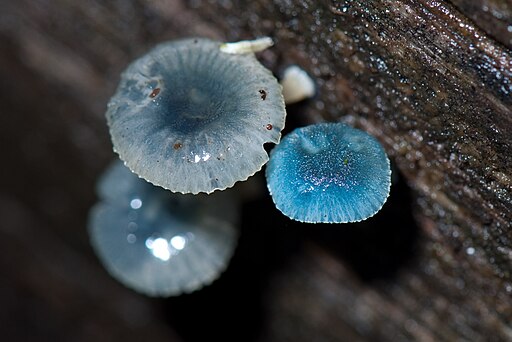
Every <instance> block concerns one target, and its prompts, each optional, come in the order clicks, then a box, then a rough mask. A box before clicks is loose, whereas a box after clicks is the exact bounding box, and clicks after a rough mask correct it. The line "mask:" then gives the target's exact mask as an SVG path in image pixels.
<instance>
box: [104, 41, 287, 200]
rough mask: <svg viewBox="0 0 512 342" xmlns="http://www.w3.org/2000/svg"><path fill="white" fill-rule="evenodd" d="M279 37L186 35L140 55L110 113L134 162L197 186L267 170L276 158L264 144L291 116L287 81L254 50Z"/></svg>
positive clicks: (217, 185) (121, 149)
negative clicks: (270, 160) (243, 38)
mask: <svg viewBox="0 0 512 342" xmlns="http://www.w3.org/2000/svg"><path fill="white" fill-rule="evenodd" d="M271 43H272V40H271V39H270V38H262V39H258V40H256V41H253V42H251V41H246V42H241V43H238V44H239V45H236V44H237V43H229V44H233V45H229V44H227V46H228V47H226V44H222V43H221V42H216V41H212V40H208V39H201V38H196V39H185V40H179V41H173V42H167V43H163V44H160V45H158V46H157V47H155V48H154V49H153V50H151V51H150V52H149V53H148V54H146V55H144V56H142V57H141V58H139V59H137V60H136V61H134V62H133V63H132V64H131V65H130V66H129V67H128V68H127V70H126V71H125V72H124V73H123V74H122V76H121V81H120V84H119V87H118V89H117V91H116V93H115V95H114V96H113V97H112V99H111V100H110V102H109V104H108V110H107V113H106V117H107V123H108V125H109V127H110V134H111V137H112V142H113V145H114V150H115V151H116V152H117V153H118V154H119V156H120V158H121V159H122V160H123V161H124V162H125V164H126V166H128V167H129V168H130V169H131V170H132V171H133V172H135V173H136V174H138V175H139V176H140V177H142V178H144V179H146V180H147V181H149V182H151V183H153V184H155V185H159V186H161V187H163V188H165V189H168V190H171V191H173V192H181V193H193V194H197V193H200V192H204V193H211V192H213V191H215V190H224V189H226V188H229V187H232V186H233V185H234V184H235V182H237V181H243V180H246V179H247V178H248V177H250V176H252V175H253V174H254V173H256V172H257V171H259V170H260V169H261V167H262V166H263V165H264V164H265V163H266V162H267V161H268V155H267V153H266V152H265V149H264V147H263V145H264V144H265V143H268V142H271V143H276V144H277V143H278V142H279V140H280V138H281V130H282V129H283V127H284V123H285V116H286V112H285V108H284V100H283V96H282V93H281V90H282V88H281V86H280V85H279V83H278V82H277V79H276V78H275V77H274V76H273V75H272V73H271V72H270V71H269V70H268V69H266V68H265V67H264V66H263V65H261V64H260V63H259V62H258V60H257V59H256V57H255V55H254V53H253V52H254V51H258V50H260V49H262V48H265V47H268V46H269V45H271ZM223 46H224V48H223V49H222V48H221V47H223ZM226 49H227V50H228V51H229V52H230V53H225V52H223V50H226ZM268 127H272V129H268Z"/></svg>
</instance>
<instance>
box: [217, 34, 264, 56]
mask: <svg viewBox="0 0 512 342" xmlns="http://www.w3.org/2000/svg"><path fill="white" fill-rule="evenodd" d="M272 45H274V42H273V41H272V38H270V37H262V38H257V39H254V40H241V41H239V42H234V43H224V44H222V45H221V46H220V51H222V52H225V53H230V54H245V53H256V52H260V51H263V50H266V49H268V48H269V47H271V46H272Z"/></svg>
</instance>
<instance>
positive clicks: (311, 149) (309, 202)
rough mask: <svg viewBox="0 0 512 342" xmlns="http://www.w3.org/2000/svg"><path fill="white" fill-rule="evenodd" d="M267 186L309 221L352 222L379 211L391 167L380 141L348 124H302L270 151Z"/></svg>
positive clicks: (284, 206)
mask: <svg viewBox="0 0 512 342" xmlns="http://www.w3.org/2000/svg"><path fill="white" fill-rule="evenodd" d="M266 177H267V185H268V189H269V191H270V194H271V195H272V199H273V201H274V203H275V205H276V207H277V208H278V209H279V210H281V211H282V212H283V213H284V214H285V215H286V216H288V217H290V218H291V219H294V220H297V221H301V222H308V223H346V222H357V221H361V220H365V219H367V218H368V217H370V216H373V215H374V214H375V213H377V212H378V211H379V210H380V209H381V208H382V206H383V205H384V203H385V202H386V199H387V197H388V195H389V190H390V185H391V169H390V164H389V159H388V157H387V156H386V153H385V152H384V149H383V148H382V146H381V145H380V144H379V142H378V141H377V140H376V139H375V138H373V137H372V136H371V135H369V134H367V133H366V132H363V131H361V130H358V129H355V128H352V127H350V126H347V125H345V124H342V123H321V124H316V125H311V126H307V127H303V128H299V129H296V130H294V131H293V132H291V133H290V134H288V135H287V136H285V137H284V138H283V140H282V141H281V143H280V144H279V145H277V146H276V147H275V148H274V149H273V150H272V152H271V154H270V161H269V163H268V165H267V170H266Z"/></svg>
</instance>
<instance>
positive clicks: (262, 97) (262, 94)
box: [259, 89, 267, 101]
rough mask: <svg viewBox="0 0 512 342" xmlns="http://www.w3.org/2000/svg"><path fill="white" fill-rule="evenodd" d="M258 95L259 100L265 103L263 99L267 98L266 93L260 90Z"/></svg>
mask: <svg viewBox="0 0 512 342" xmlns="http://www.w3.org/2000/svg"><path fill="white" fill-rule="evenodd" d="M259 93H260V95H261V99H262V100H263V101H265V99H266V98H267V92H266V91H265V90H263V89H260V91H259Z"/></svg>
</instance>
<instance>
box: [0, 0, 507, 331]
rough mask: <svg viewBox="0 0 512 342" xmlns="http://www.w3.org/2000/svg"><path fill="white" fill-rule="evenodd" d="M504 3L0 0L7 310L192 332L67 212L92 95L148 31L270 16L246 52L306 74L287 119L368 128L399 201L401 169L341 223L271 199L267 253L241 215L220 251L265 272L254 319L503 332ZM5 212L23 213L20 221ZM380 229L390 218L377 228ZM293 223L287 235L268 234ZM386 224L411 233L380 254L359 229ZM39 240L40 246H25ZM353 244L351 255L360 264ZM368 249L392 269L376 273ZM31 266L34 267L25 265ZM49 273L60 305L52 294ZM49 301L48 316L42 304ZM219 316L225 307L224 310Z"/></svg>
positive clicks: (98, 98)
mask: <svg viewBox="0 0 512 342" xmlns="http://www.w3.org/2000/svg"><path fill="white" fill-rule="evenodd" d="M485 8H487V10H485ZM510 13H511V5H510V2H508V1H499V0H493V1H491V0H489V1H483V0H482V1H478V2H474V3H472V5H470V4H469V3H466V2H462V1H451V2H446V1H432V0H430V1H427V0H421V1H410V0H402V1H385V0H376V1H371V2H369V1H362V0H350V1H349V0H347V1H319V2H313V1H305V0H296V1H284V0H283V1H281V0H278V1H270V0H259V1H253V2H245V1H218V2H214V1H202V0H194V1H189V2H185V1H179V0H164V1H156V0H154V1H138V0H130V1H123V2H108V3H102V2H95V1H80V2H74V1H70V0H57V1H54V2H52V3H51V4H50V3H49V2H47V1H43V0H39V1H26V0H22V1H17V2H3V3H2V4H0V45H1V46H2V48H1V49H0V77H1V79H2V82H0V99H1V101H0V108H1V112H2V116H1V117H0V127H2V128H3V130H4V132H5V134H3V135H2V136H1V137H0V142H1V143H2V146H4V147H7V149H6V152H5V156H6V157H7V158H6V159H5V160H7V161H8V162H6V163H5V165H3V166H2V174H3V176H4V177H2V179H1V180H0V187H1V188H2V192H3V195H2V202H1V203H2V213H3V218H4V222H7V223H8V224H7V225H3V226H2V229H1V230H0V232H1V234H2V236H3V239H1V241H0V246H2V248H1V249H0V250H1V251H2V252H1V253H2V254H3V259H4V260H12V262H3V263H2V264H1V265H0V270H1V272H2V274H3V275H4V276H5V278H6V279H9V281H8V282H6V285H5V286H4V289H3V290H2V293H3V303H6V304H5V307H8V308H10V309H13V310H14V309H15V308H16V306H15V304H13V303H14V302H9V301H8V298H9V297H10V296H14V297H15V298H28V299H26V301H25V302H24V303H25V304H23V306H22V308H21V309H19V310H20V311H19V313H18V315H15V316H13V317H14V318H12V321H13V324H15V323H16V322H17V321H18V320H21V318H22V317H23V318H24V320H25V321H27V322H30V324H32V325H34V326H36V327H40V325H38V324H42V323H41V322H44V324H45V326H47V327H51V328H48V330H45V329H43V328H36V330H35V331H37V332H40V333H41V334H47V335H48V336H52V337H56V336H58V334H59V331H60V330H59V329H57V328H55V327H62V326H64V325H68V324H71V320H73V321H75V320H78V321H79V322H80V324H82V326H87V324H89V323H87V322H94V319H93V318H94V314H95V312H96V310H103V311H102V315H105V316H103V318H102V320H104V322H116V323H115V324H114V325H113V326H112V330H108V329H107V328H106V327H105V328H101V329H100V330H101V331H102V332H103V333H104V335H103V336H104V337H105V339H106V340H108V339H110V338H111V337H112V336H114V337H115V336H120V335H118V334H119V331H123V329H124V328H126V329H131V330H127V331H134V330H136V331H138V332H137V334H141V335H143V334H145V333H146V332H148V331H149V330H151V331H152V332H153V334H154V336H155V337H154V338H155V339H164V338H165V339H167V338H174V339H176V338H178V337H176V335H175V332H173V331H169V329H168V327H167V326H166V324H167V323H170V327H171V329H177V330H178V332H179V335H181V337H184V338H186V337H187V336H195V335H194V334H190V333H187V332H184V330H183V328H180V326H179V324H182V323H180V322H181V321H180V320H179V319H177V320H176V319H170V320H168V319H167V318H166V315H165V314H161V313H159V311H158V307H159V305H161V303H160V302H158V304H156V302H155V301H151V300H146V299H143V298H141V297H138V296H137V295H135V294H132V293H130V292H128V291H126V290H124V291H123V290H122V288H121V287H120V286H116V285H115V283H114V282H113V281H112V280H110V279H109V278H108V277H107V276H106V275H105V274H104V273H102V272H104V271H102V269H101V267H100V266H99V265H98V264H97V262H96V261H95V259H94V256H93V255H92V253H91V250H90V248H89V247H88V243H87V237H86V234H85V222H86V215H87V210H88V208H89V207H90V205H92V203H93V202H94V200H95V197H94V190H93V188H94V181H95V178H96V176H97V175H98V174H99V173H100V172H101V170H102V169H103V167H104V166H105V165H106V163H107V161H108V159H110V158H112V157H113V155H112V153H111V152H110V151H111V146H110V142H109V138H108V134H107V129H106V125H105V121H104V119H103V113H104V109H105V104H106V102H107V100H108V98H109V97H110V96H111V94H112V93H113V91H114V89H115V86H116V84H117V81H118V79H119V73H120V71H121V70H122V69H124V68H125V67H126V65H127V64H128V63H129V62H130V61H131V60H132V59H133V58H135V57H136V56H137V55H140V54H142V53H143V52H144V51H146V50H147V49H148V48H149V47H151V46H152V45H154V44H155V43H157V42H159V41H162V40H167V39H172V38H177V37H183V36H207V37H211V38H216V39H223V40H231V41H233V40H239V39H246V38H253V37H255V36H261V35H269V36H271V37H273V38H274V39H275V42H276V45H275V46H274V47H273V48H272V49H270V50H268V51H265V52H263V53H261V54H260V56H259V57H260V59H261V60H262V61H263V63H265V65H267V66H268V67H269V68H271V69H272V70H273V71H274V72H275V73H276V74H277V75H279V74H280V72H281V71H282V70H283V69H284V68H285V67H286V66H287V65H290V64H298V65H300V66H301V67H303V68H304V69H305V70H306V71H308V72H309V73H310V74H311V75H312V77H313V78H314V79H315V82H316V83H317V85H318V92H317V96H316V97H315V98H314V99H312V100H310V101H309V102H306V103H303V104H299V105H296V106H293V107H290V108H289V113H290V115H289V118H288V122H287V126H288V127H287V129H290V128H292V127H294V126H298V125H305V124H308V123H312V122H318V121H323V120H327V121H343V122H347V123H349V124H351V125H354V126H356V127H359V128H363V129H365V130H367V131H368V132H370V133H372V134H373V135H375V136H376V137H377V138H378V139H379V140H380V141H381V142H382V143H383V145H384V146H385V148H386V150H387V151H388V153H389V154H390V156H391V158H392V160H393V162H394V164H395V165H396V169H397V174H398V173H399V174H400V175H401V176H399V178H400V179H402V177H403V179H405V181H406V183H407V184H408V186H409V187H410V188H411V189H412V196H413V198H412V199H411V200H409V202H412V205H411V203H405V204H404V201H403V198H404V197H403V193H407V192H408V190H407V187H406V186H405V185H403V183H402V181H399V184H401V185H398V186H397V189H401V190H400V191H398V190H397V191H395V193H394V194H392V197H391V198H390V201H393V198H397V200H396V202H393V203H391V202H390V204H389V205H388V207H389V208H391V209H387V207H385V208H384V210H385V211H387V214H386V213H384V214H383V216H382V217H383V218H379V217H378V216H377V217H376V218H374V219H372V220H369V221H368V222H366V223H363V224H360V225H356V226H350V227H323V226H308V225H297V224H293V223H291V222H288V221H286V220H282V219H278V218H277V217H278V216H277V214H278V213H275V212H273V214H272V215H271V217H273V218H274V220H275V222H268V223H267V224H266V225H267V226H266V227H265V229H264V230H263V231H264V232H265V233H267V234H270V235H272V234H273V233H272V232H273V231H276V232H278V233H276V235H275V239H277V240H276V242H275V246H272V248H270V250H269V251H268V253H269V258H270V257H274V256H275V257H278V258H281V259H280V260H282V258H285V257H284V256H283V255H284V254H286V252H288V251H289V252H290V253H292V254H291V255H292V256H291V257H290V259H289V260H287V261H286V262H284V263H282V264H280V265H279V266H278V267H277V269H276V268H272V267H271V264H272V260H271V259H265V260H266V262H264V263H262V264H260V263H258V262H255V261H254V259H256V258H257V257H258V255H259V254H258V252H259V250H258V248H257V247H258V246H259V244H261V243H262V241H261V240H258V239H257V234H255V233H254V232H251V233H246V234H249V235H250V236H252V237H253V238H254V239H255V241H254V242H250V241H247V240H246V242H245V244H243V245H242V246H245V247H242V251H241V252H238V253H241V254H242V255H245V258H242V259H238V261H236V259H235V261H234V262H235V264H236V265H238V266H236V267H234V269H233V270H232V271H230V273H229V274H230V275H229V276H228V279H232V280H233V281H234V282H235V284H238V283H237V281H239V280H236V279H238V278H237V275H238V276H241V275H243V276H247V273H244V272H242V271H241V270H243V267H242V266H243V263H241V261H242V260H243V261H248V262H249V264H250V265H251V266H254V267H256V269H257V270H258V274H260V275H264V276H265V277H266V278H265V279H267V280H268V282H269V283H268V287H266V286H256V287H255V288H254V289H253V290H254V291H261V293H259V295H261V296H262V298H263V299H264V300H263V302H262V303H261V305H262V307H263V310H262V311H263V313H264V315H265V318H264V319H263V322H264V323H263V324H262V327H260V329H259V330H258V331H260V333H259V335H258V334H254V335H255V336H260V338H261V337H262V336H263V338H264V339H265V340H276V341H277V340H294V341H300V340H349V339H350V340H393V341H395V340H410V339H418V340H426V341H428V340H458V339H460V340H497V341H498V340H510V339H512V327H511V322H512V299H511V298H512V279H511V278H512V272H511V271H512V230H511V222H512V173H511V170H512V153H511V151H512V133H511V132H512V96H511V93H512V54H511V51H510V50H509V48H510V46H511V45H510V29H509V27H512V23H511V22H510V18H511V14H510ZM267 201H268V199H267ZM267 204H268V203H267ZM397 206H402V207H403V208H405V209H404V211H403V212H401V211H400V209H396V208H397ZM251 208H253V209H252V210H253V211H254V210H257V209H258V210H259V209H261V207H260V206H254V207H251ZM263 208H267V207H265V206H263ZM393 208H394V209H393ZM267 209H268V208H267ZM268 210H270V212H272V209H271V208H270V209H268ZM249 211H251V210H250V209H249ZM406 212H407V213H406ZM20 213H21V214H20ZM406 214H408V215H409V216H410V215H412V214H414V218H415V220H414V222H412V221H411V222H410V221H408V220H405V221H404V220H403V215H406ZM252 215H255V214H254V213H252ZM269 215H270V214H269ZM21 217H29V219H28V220H26V221H22V223H21V224H20V223H19V222H20V221H19V220H20V219H21ZM384 217H385V218H384ZM397 219H398V220H400V223H399V226H401V227H402V228H400V229H397V228H396V226H397V225H396V221H395V220H397ZM246 224H247V223H246ZM262 224H264V223H262ZM249 226H250V225H249ZM282 226H284V228H283V227H282ZM12 227H18V228H16V231H14V232H13V231H12V230H11V228H12ZM415 227H419V228H415ZM21 228H24V229H21ZM283 229H284V230H283ZM384 229H386V231H388V232H389V234H382V233H380V232H381V231H382V230H384ZM415 229H419V230H418V231H416V232H415V233H411V231H412V232H414V231H415ZM243 231H245V232H247V230H246V228H245V230H244V228H243ZM347 232H348V233H347ZM293 234H296V236H297V237H293V238H292V239H299V242H298V245H300V246H301V247H299V248H297V246H295V247H293V248H289V246H288V247H283V248H282V250H280V249H279V246H280V245H281V243H283V244H284V245H285V246H286V244H285V243H284V241H286V239H289V238H290V237H289V236H293ZM379 234H382V235H379ZM404 234H405V235H407V234H413V235H415V236H414V238H411V239H409V238H407V239H404V241H402V242H400V243H397V244H391V246H393V248H394V249H395V250H396V252H397V253H398V254H393V253H391V254H388V255H386V254H380V253H381V252H382V251H381V250H380V249H379V248H378V246H379V244H378V241H377V240H378V239H375V237H376V236H377V237H379V239H382V240H381V241H382V243H386V244H389V243H390V241H395V240H396V239H401V237H402V236H403V235H404ZM33 236H35V237H36V240H33V239H30V237H33ZM326 236H327V237H329V238H326ZM372 238H373V239H374V240H373V241H372ZM329 240H331V241H335V242H336V243H337V244H338V245H339V246H341V248H337V247H336V246H333V245H332V243H329ZM10 241H15V243H16V246H17V247H16V248H13V247H12V245H10V243H11V242H10ZM39 241H42V242H43V243H44V244H48V246H51V247H41V246H39V247H38V248H35V246H36V245H37V243H38V242H39ZM368 241H370V242H368ZM243 248H247V249H246V252H245V253H249V255H247V254H244V249H243ZM55 249H59V250H62V251H64V252H62V254H60V253H55V252H54V251H55ZM338 249H340V250H338ZM356 249H360V250H363V251H364V253H359V254H358V253H356V252H354V250H356ZM21 251H23V252H21ZM28 251H37V257H35V256H34V255H33V254H30V253H27V252H28ZM250 253H253V254H250ZM68 254H69V260H68V261H67V262H64V261H62V260H63V259H66V258H67V257H66V255H68ZM12 255H15V257H12ZM381 257H382V258H381ZM10 258H14V259H10ZM361 258H367V260H369V261H368V262H367V264H365V265H366V266H365V267H363V269H364V271H361V270H362V269H361V267H359V266H360V263H358V262H357V261H358V260H360V259H361ZM405 259H410V260H405ZM251 260H252V263H251V262H250V261H251ZM379 260H380V261H382V264H384V265H387V267H388V268H389V269H390V270H392V272H387V273H386V274H385V275H383V274H381V273H379V269H380V264H379ZM405 261H407V262H405ZM95 262H96V263H95ZM12 265H19V267H13V266H12ZM50 265H54V266H52V267H55V269H54V270H50V268H51V267H50ZM70 265H74V266H70ZM91 265H95V266H91ZM371 265H374V267H373V268H372V267H371ZM258 267H259V268H258ZM265 267H270V268H271V270H270V271H266V270H265ZM78 268H79V269H85V270H86V271H84V272H85V273H86V274H90V277H89V276H88V277H87V278H90V279H94V280H91V285H90V286H91V288H92V289H85V288H83V284H79V282H77V281H76V280H77V279H83V278H81V276H80V270H79V269H78ZM276 270H278V271H279V272H278V274H276V273H274V272H275V271H276ZM239 271H240V272H241V273H237V272H239ZM48 274H50V275H49V276H48ZM59 274H60V277H59V276H58V275H59ZM45 276H47V277H49V284H50V285H46V284H45V282H44V281H42V280H41V278H43V279H44V278H45ZM61 278H62V279H64V280H65V283H66V285H65V286H64V288H63V287H61V285H59V279H61ZM83 280H84V281H86V279H83ZM95 282H98V283H101V284H108V285H105V287H103V286H98V287H95V286H94V283H95ZM223 284H224V285H223ZM226 284H228V285H226ZM243 284H245V283H243ZM222 286H226V287H225V289H230V290H235V289H236V287H233V283H231V285H229V281H227V283H226V282H224V283H222V282H221V284H220V285H218V287H217V289H219V288H222ZM54 291H56V293H57V294H54V293H53V292H54ZM91 291H92V292H91ZM219 291H220V293H222V294H223V295H226V296H228V295H227V293H228V292H227V290H219ZM62 292H67V293H68V294H67V295H62V298H68V299H66V300H65V302H66V303H70V304H69V305H65V304H62V303H60V302H59V300H60V299H59V298H61V295H60V293H62ZM262 293H263V294H262ZM218 294H219V292H218V291H217V290H212V291H210V292H208V291H206V292H205V293H203V294H198V295H194V296H191V297H190V296H189V297H184V298H182V299H176V300H171V301H170V302H165V303H164V306H167V304H169V305H170V306H171V307H169V308H168V310H169V311H170V316H171V317H175V316H176V315H177V313H176V312H175V311H173V309H172V306H177V307H179V308H182V309H183V308H184V307H186V306H187V301H189V302H188V303H194V305H198V303H199V302H200V301H199V299H201V300H206V301H207V300H208V299H209V298H210V297H209V296H210V295H211V296H215V295H218ZM110 296H113V297H112V298H116V299H114V301H116V302H120V303H122V304H121V305H126V306H127V307H131V306H134V307H137V308H141V307H142V308H143V309H142V310H143V311H144V310H147V311H148V312H152V313H151V314H149V317H152V319H151V320H152V323H147V324H146V325H144V326H142V327H140V326H139V327H136V328H134V327H133V326H132V324H134V322H133V320H132V321H131V320H124V319H122V315H123V313H122V312H121V311H119V310H117V309H116V310H108V309H104V307H103V306H102V305H104V301H105V298H109V297H110ZM73 297H83V298H89V299H88V300H77V301H72V300H71V299H69V298H73ZM48 298H49V299H48ZM243 298H246V297H243ZM210 299H211V298H210ZM134 301H135V302H136V303H137V304H134V303H135V302H134ZM228 301H229V300H228ZM33 303H40V305H39V306H35V307H34V306H33V305H32V304H33ZM250 303H252V302H250ZM253 304H254V303H253ZM31 307H33V308H35V309H33V310H36V309H37V312H36V314H33V313H31ZM102 307H103V309H102ZM228 307H231V306H228ZM231 308H236V309H240V307H239V306H234V307H231ZM127 310H130V309H127ZM166 310H167V309H166ZM246 310H248V311H251V310H256V309H255V308H254V307H248V308H246ZM232 311H235V309H232ZM70 312H74V313H75V314H74V315H69V313H70ZM78 312H80V313H83V315H78V314H77V313H78ZM49 315H51V316H54V317H57V318H55V320H54V321H52V320H41V319H42V318H41V317H45V316H49ZM185 316H186V315H185ZM186 317H190V319H193V317H194V316H193V315H192V314H190V316H186ZM228 317H230V318H231V319H234V320H235V322H239V320H241V318H237V315H236V313H233V312H231V314H230V315H228ZM251 317H253V316H251ZM206 320H207V317H203V319H202V320H201V322H199V323H205V321H206ZM214 322H215V323H219V322H221V320H220V319H218V318H217V320H215V319H214ZM18 323H19V324H20V325H21V322H18ZM90 324H93V325H95V326H96V327H98V326H99V327H102V326H106V325H108V324H105V325H102V324H101V323H97V322H96V323H90ZM190 326H191V327H192V323H190ZM191 327H190V329H192V328H191ZM86 330H87V329H85V328H84V329H82V330H80V336H81V338H82V339H87V337H90V336H91V335H88V334H89V332H87V331H86ZM10 333H12V334H13V336H14V337H20V336H24V335H16V334H19V331H18V330H16V331H10ZM67 333H69V331H68V332H67ZM217 333H218V336H221V335H222V329H221V330H219V331H217ZM224 333H225V334H227V332H226V331H224ZM36 334H37V333H36ZM137 334H135V333H134V334H133V335H131V337H132V339H134V340H136V339H137V336H140V335H137ZM99 335H101V334H98V335H94V336H99ZM228 335H229V334H228ZM64 336H67V335H65V334H64ZM122 336H123V339H124V338H126V339H130V336H125V335H122Z"/></svg>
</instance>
